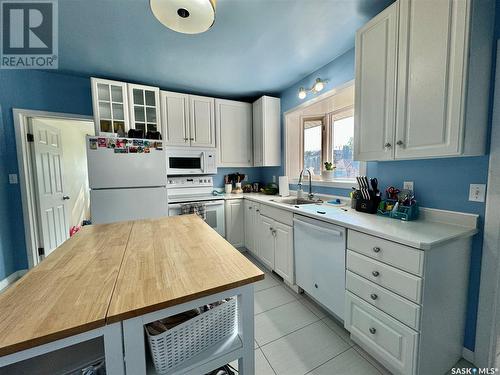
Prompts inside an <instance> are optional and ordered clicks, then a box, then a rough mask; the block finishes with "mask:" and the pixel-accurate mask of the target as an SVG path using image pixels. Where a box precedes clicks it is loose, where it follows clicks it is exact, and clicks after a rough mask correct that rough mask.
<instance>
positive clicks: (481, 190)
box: [469, 184, 486, 202]
mask: <svg viewBox="0 0 500 375" xmlns="http://www.w3.org/2000/svg"><path fill="white" fill-rule="evenodd" d="M485 198H486V185H485V184H470V188H469V200H470V201H471V202H484V200H485Z"/></svg>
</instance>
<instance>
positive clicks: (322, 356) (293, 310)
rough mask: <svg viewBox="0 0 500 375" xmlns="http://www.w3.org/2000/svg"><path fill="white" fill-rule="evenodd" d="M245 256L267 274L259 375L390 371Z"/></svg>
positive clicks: (262, 288) (258, 317)
mask: <svg viewBox="0 0 500 375" xmlns="http://www.w3.org/2000/svg"><path fill="white" fill-rule="evenodd" d="M245 255H247V257H248V258H249V259H250V260H251V261H252V262H253V263H255V264H256V265H257V266H258V267H260V268H261V269H262V270H263V271H264V272H265V274H266V277H265V279H264V280H263V281H260V282H258V283H257V284H255V375H268V374H269V375H282V374H283V375H305V374H315V375H327V374H328V375H330V374H336V375H342V374H345V375H356V374H362V375H372V374H373V375H380V374H390V372H389V371H387V370H386V369H385V368H384V367H383V366H381V365H380V364H379V363H377V361H376V360H374V359H373V358H372V357H371V356H370V355H369V354H367V353H366V352H364V351H363V350H362V349H361V348H360V347H359V346H357V345H356V344H355V343H354V342H353V341H351V339H350V338H349V332H347V331H346V330H345V329H344V328H343V326H342V323H340V322H339V321H338V320H336V319H335V318H333V317H331V316H330V315H329V314H328V313H327V312H326V311H325V310H323V309H322V308H321V307H320V306H319V305H317V304H316V303H315V302H313V301H312V300H311V299H309V298H308V297H307V296H305V295H301V294H296V293H295V292H293V291H291V290H290V289H288V288H287V287H286V286H285V284H284V283H283V282H282V281H281V280H280V279H279V277H278V276H276V275H274V274H272V273H270V272H269V271H267V270H265V269H264V268H263V267H262V265H260V264H259V263H258V262H257V261H256V260H255V259H253V258H252V257H251V256H249V255H248V254H247V253H245ZM231 365H232V366H233V367H236V368H237V363H236V362H233V363H232V364H231ZM468 366H470V364H469V363H468V362H466V361H464V360H462V361H461V362H459V363H458V364H457V367H468Z"/></svg>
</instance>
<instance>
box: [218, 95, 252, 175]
mask: <svg viewBox="0 0 500 375" xmlns="http://www.w3.org/2000/svg"><path fill="white" fill-rule="evenodd" d="M215 120H216V124H217V149H218V166H219V167H252V166H253V142H252V104H251V103H244V102H237V101H234V100H223V99H215Z"/></svg>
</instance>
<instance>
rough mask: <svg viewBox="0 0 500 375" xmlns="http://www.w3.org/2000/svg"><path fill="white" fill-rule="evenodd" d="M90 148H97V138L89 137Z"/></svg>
mask: <svg viewBox="0 0 500 375" xmlns="http://www.w3.org/2000/svg"><path fill="white" fill-rule="evenodd" d="M89 148H90V149H91V150H97V139H95V138H90V139H89Z"/></svg>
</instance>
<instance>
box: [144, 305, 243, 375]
mask: <svg viewBox="0 0 500 375" xmlns="http://www.w3.org/2000/svg"><path fill="white" fill-rule="evenodd" d="M237 311H238V310H237V306H236V298H231V299H230V300H229V301H227V302H225V303H223V304H221V305H219V306H216V307H214V308H213V309H211V310H209V311H207V312H204V313H202V314H200V315H198V316H196V317H195V318H193V319H190V320H188V321H186V322H184V323H181V324H179V325H178V326H175V327H174V328H172V329H169V330H168V331H165V332H163V333H160V334H159V335H154V336H153V335H150V334H149V332H148V330H147V329H146V334H147V337H148V341H149V348H150V349H151V357H152V358H153V363H154V366H155V369H156V372H157V373H158V374H168V372H169V371H170V370H172V369H174V368H175V367H177V366H179V365H180V364H182V363H183V362H185V361H188V360H190V359H191V358H193V357H195V356H196V355H198V354H200V353H201V352H203V351H204V350H206V349H208V348H210V347H211V346H213V345H216V344H217V343H219V342H220V341H221V340H223V339H225V338H227V337H229V336H231V335H233V334H234V333H235V332H236V329H237V321H238V320H237Z"/></svg>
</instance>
